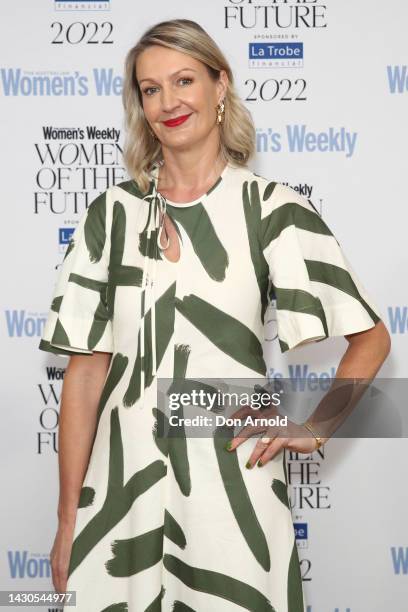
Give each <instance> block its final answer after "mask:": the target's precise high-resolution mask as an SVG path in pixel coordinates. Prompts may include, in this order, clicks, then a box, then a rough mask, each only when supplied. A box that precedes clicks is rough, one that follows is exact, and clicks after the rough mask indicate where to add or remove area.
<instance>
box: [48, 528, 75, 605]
mask: <svg viewBox="0 0 408 612" xmlns="http://www.w3.org/2000/svg"><path fill="white" fill-rule="evenodd" d="M74 528H75V522H73V523H69V524H66V523H60V524H59V525H58V531H57V534H56V536H55V540H54V544H53V547H52V549H51V552H50V562H51V571H52V582H53V584H54V588H55V590H56V591H57V593H64V592H65V590H66V587H67V580H68V566H69V560H70V556H71V549H72V543H73V536H74Z"/></svg>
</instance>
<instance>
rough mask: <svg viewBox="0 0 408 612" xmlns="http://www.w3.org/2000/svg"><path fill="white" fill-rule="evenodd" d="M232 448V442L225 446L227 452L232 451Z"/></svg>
mask: <svg viewBox="0 0 408 612" xmlns="http://www.w3.org/2000/svg"><path fill="white" fill-rule="evenodd" d="M231 447H232V442H231V440H229V441H228V442H227V443H226V445H225V450H231Z"/></svg>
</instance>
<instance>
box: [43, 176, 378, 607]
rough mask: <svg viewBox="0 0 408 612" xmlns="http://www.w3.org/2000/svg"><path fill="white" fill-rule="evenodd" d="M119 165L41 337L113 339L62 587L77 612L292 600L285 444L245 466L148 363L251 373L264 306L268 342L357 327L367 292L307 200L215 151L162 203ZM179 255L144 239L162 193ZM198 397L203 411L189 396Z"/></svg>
mask: <svg viewBox="0 0 408 612" xmlns="http://www.w3.org/2000/svg"><path fill="white" fill-rule="evenodd" d="M156 187H157V169H155V170H153V171H152V175H151V183H150V187H149V190H148V192H147V193H141V192H140V190H139V189H138V187H137V185H136V184H135V182H134V181H126V182H123V183H120V184H119V185H116V186H112V187H110V188H109V189H107V190H106V191H105V192H104V193H102V194H101V195H100V196H99V197H97V198H96V199H95V200H94V201H93V202H92V204H91V205H90V207H89V208H88V210H87V211H86V213H85V214H84V215H83V217H82V219H81V220H80V222H79V225H78V226H77V228H76V230H75V233H74V235H73V238H72V241H71V243H70V246H69V248H68V251H67V253H66V255H65V258H64V261H63V265H62V269H61V271H60V275H59V277H58V280H57V283H56V287H55V290H54V298H53V301H52V305H51V309H50V312H49V316H48V319H47V322H46V326H45V328H44V333H43V336H42V339H41V343H40V348H41V349H43V350H45V351H50V352H52V353H57V354H60V355H72V354H76V353H85V354H92V352H93V351H106V352H110V353H112V360H111V364H110V368H109V372H108V375H107V378H106V381H105V385H104V388H103V391H102V396H101V399H100V403H99V408H98V424H97V430H96V435H95V439H94V443H93V446H92V452H91V456H90V461H89V465H88V468H87V471H86V476H85V480H84V483H83V487H82V490H81V495H80V501H79V505H78V512H77V519H76V524H75V532H74V543H73V549H72V554H71V559H70V568H69V579H68V584H67V590H74V591H76V598H77V604H76V608H75V609H76V610H78V611H79V612H101V611H102V610H104V611H107V610H109V611H125V610H129V611H131V612H156V611H161V610H163V611H165V612H170V611H175V612H183V611H184V612H185V611H195V612H204V611H205V612H238V611H239V610H244V609H245V610H252V611H254V612H267V611H268V612H269V611H276V612H304V610H305V603H304V601H303V592H302V580H301V575H300V569H299V560H298V555H297V547H296V543H295V536H294V529H293V522H292V515H291V510H290V507H289V501H288V493H287V478H286V466H285V451H281V452H280V453H279V454H278V455H277V456H276V457H275V458H274V459H273V460H272V461H270V462H268V463H266V464H265V465H264V466H263V467H261V468H260V469H258V468H257V467H256V466H255V467H254V468H253V469H246V467H245V464H246V462H247V460H248V458H249V456H250V454H251V452H252V449H253V447H254V446H255V444H256V442H257V439H258V438H257V437H251V438H249V439H248V440H247V441H246V442H245V443H244V444H242V445H240V446H239V447H238V448H237V450H236V451H233V452H228V451H227V450H225V449H224V445H225V443H226V441H227V439H228V438H224V437H222V436H221V435H220V433H222V432H223V433H225V431H227V433H229V435H230V437H233V435H236V433H237V430H233V429H232V428H230V430H228V429H227V430H226V429H225V428H216V429H215V430H213V433H212V435H207V436H205V437H204V436H202V437H192V436H187V435H185V436H184V438H183V437H178V438H177V439H172V438H166V437H163V436H159V435H158V423H159V422H161V423H163V420H164V419H165V418H166V417H165V416H164V413H163V412H162V411H161V410H160V407H159V406H158V403H157V381H158V379H162V378H163V379H166V378H167V379H172V378H174V380H176V379H177V380H184V379H185V381H186V382H188V381H190V380H191V379H194V380H197V379H220V378H226V379H253V378H262V377H265V376H266V366H265V361H264V358H263V353H262V345H261V343H262V341H263V337H264V323H263V321H264V313H265V309H266V307H267V304H268V300H269V299H270V298H271V297H274V298H276V308H277V310H276V315H277V325H278V335H279V343H280V347H281V350H282V351H286V350H289V349H291V348H293V347H295V346H297V345H299V344H301V343H303V342H307V341H313V340H322V339H324V338H327V337H328V336H337V335H346V334H350V333H354V332H359V331H362V330H366V329H369V328H371V327H373V326H374V325H375V323H376V322H377V321H378V320H379V319H380V317H379V314H378V310H377V309H376V308H375V306H374V304H373V302H372V301H371V300H370V299H369V297H368V296H367V294H366V292H365V290H364V288H363V286H362V285H361V283H360V282H359V281H358V279H357V278H356V276H355V274H354V273H353V272H352V270H351V267H350V265H349V264H348V262H347V260H346V258H345V256H344V254H343V252H342V250H341V248H340V246H339V244H338V242H337V240H336V238H335V237H334V236H333V234H332V233H331V231H330V229H329V228H328V227H327V225H326V224H325V223H324V221H323V220H322V218H321V217H320V216H319V214H318V213H317V212H316V210H315V209H314V207H313V206H312V205H311V204H310V202H309V201H308V200H306V199H305V198H303V197H302V196H300V195H299V194H298V193H297V192H296V191H294V190H293V189H291V188H290V187H287V186H284V185H282V184H280V183H276V182H273V181H269V180H267V179H265V178H262V177H260V176H258V175H256V174H254V173H253V172H251V171H250V170H249V169H247V168H235V167H233V166H231V165H227V166H226V168H225V170H224V171H223V173H222V175H221V176H220V177H219V179H218V180H217V182H216V183H215V184H214V185H213V187H212V188H211V189H210V190H209V191H208V192H207V193H206V194H205V195H204V196H203V197H201V198H200V199H198V200H195V201H193V202H189V203H186V204H177V203H172V202H170V201H169V200H165V199H164V198H163V196H161V194H158V193H157V189H156ZM160 209H161V210H164V209H166V210H167V214H168V215H169V216H170V218H171V219H172V221H173V223H174V224H175V226H176V229H177V232H178V235H179V240H180V251H181V254H180V259H179V260H178V261H177V262H170V261H169V260H167V259H166V258H165V256H164V255H163V252H160V250H159V248H158V239H159V230H160V227H159V210H160ZM204 412H206V411H205V410H204Z"/></svg>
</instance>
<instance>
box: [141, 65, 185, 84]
mask: <svg viewBox="0 0 408 612" xmlns="http://www.w3.org/2000/svg"><path fill="white" fill-rule="evenodd" d="M183 70H191V71H192V72H197V70H194V68H180V70H176V72H173V74H171V75H170V77H174V76H176V74H178V73H179V72H182V71H183ZM143 81H154V79H152V78H145V79H141V80H140V81H139V83H143Z"/></svg>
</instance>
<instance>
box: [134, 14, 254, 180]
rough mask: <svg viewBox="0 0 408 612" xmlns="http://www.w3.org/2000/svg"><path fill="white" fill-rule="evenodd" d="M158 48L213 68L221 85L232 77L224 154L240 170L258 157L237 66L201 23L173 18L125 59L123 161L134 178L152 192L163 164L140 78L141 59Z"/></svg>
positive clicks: (158, 26)
mask: <svg viewBox="0 0 408 612" xmlns="http://www.w3.org/2000/svg"><path fill="white" fill-rule="evenodd" d="M152 45H161V46H162V47H168V48H169V49H175V50H176V51H181V52H182V53H185V54H186V55H189V56H190V57H193V58H194V59H196V60H199V61H200V62H202V63H203V64H205V66H206V67H207V70H208V72H209V75H210V77H211V78H212V79H213V80H214V81H216V80H217V79H218V78H219V76H220V71H221V70H225V72H226V73H227V75H228V80H229V82H228V86H227V90H226V94H225V97H224V103H225V114H224V120H223V122H222V124H220V126H219V128H220V152H221V155H222V156H223V158H224V159H225V160H226V161H228V162H229V163H231V164H232V165H234V166H246V165H247V163H248V160H249V159H250V158H251V157H252V156H253V155H254V153H255V127H254V124H253V121H252V117H251V114H250V112H249V111H248V110H247V108H246V107H245V106H244V104H243V103H242V102H241V100H240V98H239V97H238V94H237V93H236V91H235V86H234V78H233V74H232V70H231V67H230V65H229V63H228V61H227V60H226V58H225V57H224V54H223V53H222V51H221V50H220V48H219V47H218V45H217V44H216V42H215V41H214V40H213V39H212V38H211V36H209V34H207V32H206V31H205V30H204V29H203V28H202V27H201V26H200V25H199V24H198V23H196V22H195V21H190V20H189V19H173V20H171V21H163V22H161V23H158V24H156V25H154V26H153V27H151V28H150V29H149V30H147V31H146V32H145V33H144V34H143V36H142V37H141V38H140V40H139V41H138V42H137V43H136V44H135V45H134V47H132V48H131V49H130V51H129V52H128V53H127V55H126V60H125V74H124V83H123V93H122V101H123V106H124V110H125V128H126V136H125V143H124V149H123V160H124V164H125V166H126V170H127V172H128V174H129V176H130V177H131V178H132V179H134V180H135V181H136V183H137V185H138V187H139V189H140V190H141V191H143V192H147V190H148V188H149V183H150V178H149V170H150V169H151V167H152V166H153V164H155V163H157V162H159V161H161V159H162V149H161V144H160V142H159V140H158V139H157V138H156V136H155V135H154V134H153V132H152V131H151V129H150V126H149V124H148V122H147V120H146V117H145V114H144V111H143V103H142V94H141V91H140V88H139V84H138V82H137V78H136V60H137V58H138V56H139V55H140V54H141V53H142V52H143V51H144V50H145V49H147V48H148V47H150V46H152Z"/></svg>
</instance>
